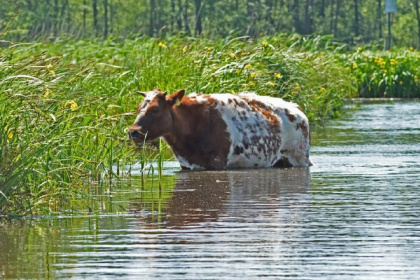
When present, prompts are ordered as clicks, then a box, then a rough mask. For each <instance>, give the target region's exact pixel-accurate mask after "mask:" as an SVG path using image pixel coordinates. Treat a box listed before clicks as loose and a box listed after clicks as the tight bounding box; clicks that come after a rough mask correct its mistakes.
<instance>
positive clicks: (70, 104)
mask: <svg viewBox="0 0 420 280" xmlns="http://www.w3.org/2000/svg"><path fill="white" fill-rule="evenodd" d="M64 107H70V110H72V111H76V110H77V108H79V106H78V105H77V103H76V101H74V100H71V101H67V102H66V103H65V104H64Z"/></svg>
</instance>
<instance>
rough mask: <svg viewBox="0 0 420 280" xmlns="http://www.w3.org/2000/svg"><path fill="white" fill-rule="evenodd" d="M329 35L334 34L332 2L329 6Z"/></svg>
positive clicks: (332, 0)
mask: <svg viewBox="0 0 420 280" xmlns="http://www.w3.org/2000/svg"><path fill="white" fill-rule="evenodd" d="M330 34H334V0H331V4H330Z"/></svg>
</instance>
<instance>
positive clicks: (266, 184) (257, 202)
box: [137, 169, 310, 227]
mask: <svg viewBox="0 0 420 280" xmlns="http://www.w3.org/2000/svg"><path fill="white" fill-rule="evenodd" d="M309 175H310V173H309V169H289V170H278V169H264V170H261V169H260V170H246V171H207V172H193V171H187V172H180V173H178V174H177V177H176V180H175V186H174V193H173V196H172V198H171V200H170V201H169V202H168V203H167V204H166V205H165V206H164V207H163V209H162V216H161V218H162V219H161V221H162V223H164V225H163V226H167V227H182V226H188V225H191V224H199V223H202V222H211V221H220V220H223V219H225V218H229V217H235V218H245V217H246V218H253V217H254V218H255V217H258V216H260V215H263V216H270V215H278V211H277V210H279V209H284V208H288V207H292V208H295V207H293V206H296V205H297V204H299V205H300V204H302V203H303V204H305V203H308V201H309V179H310V176H309ZM137 210H141V209H137ZM291 215H292V216H293V215H300V214H299V213H291ZM289 218H290V219H295V218H297V219H299V218H298V217H289ZM143 222H145V223H146V224H148V226H151V224H150V221H149V222H148V221H144V220H143ZM145 226H146V225H145Z"/></svg>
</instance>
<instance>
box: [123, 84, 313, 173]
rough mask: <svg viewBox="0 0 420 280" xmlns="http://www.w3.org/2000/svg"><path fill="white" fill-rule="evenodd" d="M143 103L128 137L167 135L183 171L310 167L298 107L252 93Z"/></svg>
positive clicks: (152, 98)
mask: <svg viewBox="0 0 420 280" xmlns="http://www.w3.org/2000/svg"><path fill="white" fill-rule="evenodd" d="M139 93H140V94H141V95H143V101H142V102H141V103H140V105H139V106H138V108H137V118H136V120H135V121H134V123H133V125H132V126H131V127H130V129H129V132H128V133H129V137H130V138H131V139H132V140H133V142H134V143H135V144H136V145H137V146H141V145H143V144H144V142H145V141H148V140H153V139H156V138H159V137H163V139H164V141H165V142H166V143H167V144H168V145H169V146H170V147H171V149H172V151H173V153H174V155H175V157H176V159H177V160H178V161H179V163H180V165H181V168H182V169H187V170H223V169H240V168H270V167H275V168H291V167H303V168H306V167H309V166H311V165H312V163H311V161H310V160H309V148H310V147H309V123H308V119H307V117H306V116H305V114H304V113H303V112H302V110H301V109H300V108H299V106H298V105H297V104H295V103H291V102H286V101H284V100H283V99H281V98H275V97H269V96H260V95H257V94H255V93H252V92H244V93H240V94H238V95H235V94H227V93H219V94H200V93H191V94H189V95H188V96H186V95H185V90H184V89H181V90H178V91H176V92H174V93H173V94H170V95H168V94H167V92H162V91H161V90H160V89H155V90H153V91H149V92H139Z"/></svg>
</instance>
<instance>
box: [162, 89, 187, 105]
mask: <svg viewBox="0 0 420 280" xmlns="http://www.w3.org/2000/svg"><path fill="white" fill-rule="evenodd" d="M184 94H185V89H180V90H178V91H175V92H174V93H172V94H171V95H170V96H168V97H167V98H166V100H168V101H169V102H170V103H171V105H174V104H176V103H177V102H178V101H181V100H182V98H183V97H184Z"/></svg>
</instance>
